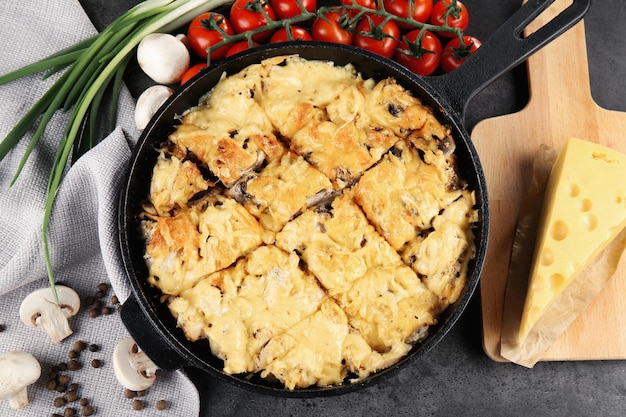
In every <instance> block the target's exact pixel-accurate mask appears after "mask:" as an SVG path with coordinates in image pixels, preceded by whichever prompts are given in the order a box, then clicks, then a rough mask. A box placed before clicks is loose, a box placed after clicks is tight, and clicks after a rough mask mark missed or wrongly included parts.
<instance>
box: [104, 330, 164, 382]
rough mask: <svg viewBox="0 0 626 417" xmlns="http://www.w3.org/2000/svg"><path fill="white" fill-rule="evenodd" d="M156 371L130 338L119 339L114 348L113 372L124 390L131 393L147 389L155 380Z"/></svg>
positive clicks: (152, 363)
mask: <svg viewBox="0 0 626 417" xmlns="http://www.w3.org/2000/svg"><path fill="white" fill-rule="evenodd" d="M157 369H159V368H158V367H157V366H156V365H155V364H154V362H152V361H151V360H150V358H148V356H146V354H145V353H144V352H143V351H142V350H140V349H139V346H137V343H135V341H134V340H133V339H132V337H125V338H124V339H121V340H120V341H119V342H118V343H117V345H116V346H115V350H114V352H113V370H114V371H115V376H116V377H117V380H118V381H119V383H120V384H122V386H123V387H124V388H126V389H129V390H131V391H143V390H145V389H148V388H149V387H150V386H151V385H152V384H153V383H154V380H155V379H156V371H157Z"/></svg>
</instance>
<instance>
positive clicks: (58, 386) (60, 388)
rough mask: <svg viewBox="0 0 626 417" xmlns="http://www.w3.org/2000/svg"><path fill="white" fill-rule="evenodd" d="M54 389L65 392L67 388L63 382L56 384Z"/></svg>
mask: <svg viewBox="0 0 626 417" xmlns="http://www.w3.org/2000/svg"><path fill="white" fill-rule="evenodd" d="M54 389H55V391H56V392H65V391H66V390H67V386H65V385H63V384H57V386H56V387H55V388H54Z"/></svg>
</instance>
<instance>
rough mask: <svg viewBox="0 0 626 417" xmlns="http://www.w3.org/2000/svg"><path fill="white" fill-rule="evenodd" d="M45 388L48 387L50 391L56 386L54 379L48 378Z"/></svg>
mask: <svg viewBox="0 0 626 417" xmlns="http://www.w3.org/2000/svg"><path fill="white" fill-rule="evenodd" d="M46 388H48V389H49V390H50V391H54V390H55V389H56V388H57V381H56V379H49V380H48V382H46Z"/></svg>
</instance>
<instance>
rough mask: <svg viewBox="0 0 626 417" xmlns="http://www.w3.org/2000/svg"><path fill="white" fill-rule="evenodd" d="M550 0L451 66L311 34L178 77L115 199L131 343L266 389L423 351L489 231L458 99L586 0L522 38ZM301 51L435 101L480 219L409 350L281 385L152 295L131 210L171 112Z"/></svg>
mask: <svg viewBox="0 0 626 417" xmlns="http://www.w3.org/2000/svg"><path fill="white" fill-rule="evenodd" d="M553 1H554V0H530V1H528V2H527V3H525V4H524V5H523V6H522V7H521V8H520V9H519V10H518V11H517V12H516V13H515V14H514V15H513V16H512V17H511V18H510V19H509V20H508V21H507V22H506V23H505V24H504V25H503V26H502V27H501V28H500V29H499V30H498V31H497V32H496V33H495V34H494V35H493V36H492V37H491V38H490V39H489V40H488V41H487V42H485V43H484V44H483V46H482V47H481V48H479V49H478V51H477V52H476V53H475V54H474V55H473V56H472V57H471V58H470V59H468V60H467V61H466V62H465V63H464V64H463V65H462V66H461V67H460V69H458V70H457V71H454V72H452V73H450V74H447V75H443V76H437V77H426V78H423V77H418V76H415V75H414V74H412V73H411V72H410V71H408V70H406V69H405V68H404V67H402V66H400V65H398V64H396V63H394V62H392V61H390V60H387V59H384V58H382V57H380V56H377V55H374V54H370V53H368V52H366V51H363V50H358V49H356V48H352V47H347V46H340V45H336V44H328V43H319V42H310V43H293V42H292V43H285V44H274V45H266V46H264V47H259V48H255V49H252V50H250V51H248V52H247V53H243V54H241V55H238V56H234V57H232V58H231V59H227V60H224V61H221V62H219V63H218V64H217V65H215V66H213V67H212V68H210V69H209V70H207V71H205V72H203V73H201V74H200V75H198V76H197V77H195V78H194V79H193V80H191V81H190V82H188V83H186V84H185V85H184V86H183V87H182V88H181V89H180V90H179V91H178V92H177V93H175V94H174V96H172V97H171V98H170V99H169V100H168V101H167V102H166V103H165V104H164V105H163V106H162V107H161V109H160V110H159V111H158V113H157V114H156V115H155V117H154V118H153V119H152V121H151V122H150V123H149V125H148V126H147V127H146V129H145V130H144V131H143V134H142V136H141V138H140V139H139V143H138V144H137V146H136V148H135V151H134V157H133V161H132V164H131V166H130V170H129V173H128V180H127V184H126V187H125V189H124V190H123V195H122V197H121V201H120V213H119V228H120V244H121V251H122V258H123V261H124V264H125V267H126V271H127V273H128V278H129V281H130V284H131V287H132V295H131V297H130V298H129V299H128V300H127V301H126V302H125V303H124V305H123V307H122V310H121V316H122V320H123V322H124V324H125V325H126V327H127V328H128V331H129V332H130V334H131V335H132V336H133V338H134V339H135V341H136V342H137V344H138V345H139V346H140V347H141V349H143V350H144V351H145V352H146V353H147V355H148V356H149V357H150V358H151V359H152V360H153V361H154V362H155V363H156V364H157V365H158V366H159V367H161V368H162V369H167V370H173V369H180V368H184V367H196V368H199V369H201V370H204V371H206V372H208V373H209V374H212V375H215V376H217V377H219V378H222V379H223V380H226V381H229V382H233V383H235V384H237V385H239V386H243V387H246V388H250V389H252V390H255V391H260V392H264V393H267V394H273V395H283V396H300V397H312V396H322V395H336V394H341V393H345V392H348V391H351V390H354V389H356V388H361V387H364V386H367V385H369V384H370V383H372V382H374V381H376V382H380V381H381V380H383V379H384V377H387V376H389V375H392V374H393V373H394V372H396V371H397V370H399V369H401V368H403V367H405V366H406V365H407V364H408V363H409V362H410V361H412V360H416V359H418V358H422V357H423V356H424V355H425V354H426V353H427V352H428V351H429V350H430V349H432V348H433V347H434V346H435V345H436V344H437V343H438V342H439V341H440V340H441V339H442V338H443V337H444V336H445V335H446V333H447V332H448V331H449V330H450V329H451V327H452V326H453V325H454V323H455V322H456V321H457V319H458V318H459V317H460V315H461V313H462V312H463V310H464V309H465V307H466V305H467V304H468V302H469V300H470V297H471V296H472V293H473V292H474V290H475V288H476V286H477V284H478V280H479V276H480V273H481V269H482V266H483V261H484V258H485V253H486V250H487V241H488V231H489V207H488V198H487V187H486V183H485V178H484V174H483V170H482V167H481V164H480V160H479V157H478V155H477V153H476V150H475V148H474V146H473V145H472V142H471V140H470V136H469V134H468V132H467V131H466V130H465V128H464V113H465V108H466V106H467V104H468V102H469V101H470V99H471V98H472V97H473V96H474V95H475V94H476V93H477V92H478V91H480V90H481V89H482V88H483V87H484V86H486V85H487V84H488V83H490V82H491V81H493V80H494V79H495V78H497V77H498V76H500V75H501V74H503V73H504V72H506V71H508V70H509V69H511V68H512V67H514V66H515V65H517V64H519V63H520V62H522V61H523V60H525V59H526V58H527V57H528V56H529V55H530V54H532V53H533V52H535V51H536V50H538V49H539V48H541V47H542V46H544V45H545V44H546V43H548V42H550V41H551V40H553V39H555V38H556V37H557V36H558V35H560V34H561V33H563V32H564V31H566V30H567V29H569V28H570V27H571V26H573V25H574V24H575V23H576V22H578V21H579V20H580V19H582V17H583V15H584V14H585V13H586V11H587V9H588V8H589V4H590V0H574V2H573V4H572V5H571V6H570V7H568V8H567V9H566V10H565V11H563V12H562V13H561V14H560V15H558V16H557V17H556V18H555V19H553V20H552V21H551V22H550V23H548V24H546V25H545V26H544V27H543V28H541V29H540V30H538V31H536V32H535V33H533V34H532V35H530V36H528V37H526V38H522V35H521V34H522V30H523V29H524V28H525V27H526V26H527V25H528V24H529V23H530V22H531V21H532V20H533V19H534V18H535V17H537V16H538V15H539V14H540V13H541V12H542V11H543V10H545V9H546V8H547V7H548V6H549V5H550V4H551V3H552V2H553ZM290 54H299V55H300V56H302V57H304V58H307V59H321V60H330V61H334V62H335V63H336V64H337V65H345V64H348V63H351V64H353V65H354V66H355V67H356V68H357V69H358V70H359V71H360V72H361V73H362V74H363V75H364V77H372V78H374V79H383V78H386V77H394V78H395V79H396V80H398V81H399V83H400V84H401V85H403V86H405V87H406V88H408V89H410V90H411V91H412V92H413V93H414V94H415V95H416V96H418V97H420V98H421V99H422V100H423V102H424V103H425V104H427V105H429V106H431V107H432V108H433V110H434V111H435V113H436V114H437V116H438V118H439V120H441V121H443V122H444V123H445V124H447V125H449V126H450V128H451V129H452V131H453V135H454V138H455V141H456V154H457V157H458V164H459V169H460V174H461V176H462V178H464V179H465V180H466V181H467V182H468V183H469V187H470V188H471V189H473V190H475V191H476V197H477V205H478V209H479V213H480V216H479V221H478V223H477V227H476V230H475V236H476V248H477V253H476V257H475V259H474V260H473V261H472V263H471V264H470V269H469V272H468V274H469V275H468V283H467V285H466V288H465V289H464V292H463V294H462V295H461V297H460V298H459V300H458V301H457V302H456V303H455V304H453V305H451V306H450V307H449V308H448V309H447V310H446V311H445V312H444V314H443V315H442V316H441V317H440V320H439V323H438V324H437V325H436V326H434V327H433V328H432V329H431V331H430V335H429V336H428V337H427V338H426V339H425V340H424V341H423V342H422V343H420V344H418V345H416V346H415V347H414V348H413V349H412V350H411V351H410V352H409V354H408V355H407V356H406V357H405V358H403V359H402V360H401V361H399V362H398V363H397V364H395V365H393V366H392V367H390V368H388V369H384V370H381V371H379V372H377V373H375V374H373V375H371V376H370V377H368V378H366V379H364V380H361V381H358V382H355V383H351V382H349V381H346V382H345V383H344V384H342V385H340V386H333V387H311V388H307V389H300V390H296V391H288V390H286V389H284V388H283V387H282V385H279V384H276V383H272V382H270V381H267V380H264V379H261V378H259V377H258V376H254V375H253V376H250V375H244V376H237V375H235V376H233V375H228V374H225V373H224V372H223V371H222V366H223V364H222V362H221V361H220V360H219V359H217V358H216V357H214V356H213V355H212V354H211V353H210V351H209V347H208V344H207V343H206V342H195V343H191V342H189V341H187V340H186V339H185V337H184V335H183V333H182V331H181V330H180V329H177V328H176V323H175V320H174V319H173V317H172V316H171V315H170V312H169V311H168V309H167V307H166V306H165V305H164V304H162V303H161V302H159V296H160V292H159V291H158V290H156V289H154V288H152V287H151V286H150V285H149V284H147V282H146V277H147V269H146V266H145V263H144V259H143V253H144V246H143V245H144V244H143V241H142V240H141V239H140V238H139V236H138V233H137V230H138V226H139V224H138V221H137V217H136V215H137V213H139V212H140V210H141V203H142V202H143V201H144V200H145V198H146V196H147V195H148V190H149V184H150V177H151V173H152V167H153V165H154V163H155V161H156V157H157V152H156V148H158V146H159V144H160V143H161V142H163V141H164V140H165V139H166V138H167V136H168V134H169V133H171V131H172V129H173V126H174V125H175V123H176V122H175V118H176V116H177V115H180V114H181V113H183V111H184V110H186V109H188V108H190V107H193V106H195V105H196V104H197V102H198V99H199V98H200V96H202V95H203V94H205V93H206V92H207V91H209V90H210V89H211V88H212V87H213V86H214V85H215V83H216V82H217V81H218V79H219V78H220V76H221V75H222V73H224V72H226V73H228V74H232V73H235V72H238V71H239V70H241V69H243V68H245V67H247V66H248V65H251V64H253V63H258V62H260V61H261V60H263V59H265V58H268V57H273V56H277V55H290Z"/></svg>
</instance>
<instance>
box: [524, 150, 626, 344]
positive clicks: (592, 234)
mask: <svg viewBox="0 0 626 417" xmlns="http://www.w3.org/2000/svg"><path fill="white" fill-rule="evenodd" d="M624 227H626V155H624V154H622V153H620V152H618V151H616V150H614V149H611V148H608V147H605V146H602V145H599V144H597V143H593V142H588V141H584V140H580V139H573V138H572V139H569V140H568V142H567V143H566V144H565V147H564V148H563V150H562V151H561V153H560V154H559V157H558V158H557V160H556V162H555V163H554V166H553V168H552V171H551V173H550V178H549V180H548V185H547V187H546V191H545V194H544V202H543V208H542V213H541V220H540V223H539V226H538V230H537V241H536V243H535V253H534V258H533V265H532V268H531V273H530V277H529V282H528V291H527V294H526V300H525V304H524V310H523V313H522V317H521V322H520V328H519V343H520V344H521V343H523V341H524V339H525V338H526V336H527V335H528V334H529V332H530V331H531V330H532V329H533V326H534V325H535V324H536V323H537V320H538V319H539V318H540V317H541V315H542V314H543V312H544V311H545V309H546V308H547V307H548V306H550V305H551V304H552V302H554V300H555V299H557V298H558V296H559V294H561V292H562V291H563V290H564V289H565V288H566V287H567V286H568V285H569V284H570V283H571V282H572V281H573V280H574V278H575V277H576V276H577V274H578V273H579V272H580V271H581V270H582V269H583V268H584V267H585V266H586V265H587V264H589V262H591V260H593V258H594V257H595V256H596V255H597V254H598V253H600V252H601V251H602V250H603V249H604V248H606V246H607V245H608V244H609V243H610V242H611V241H612V240H613V239H614V238H615V237H616V236H617V235H618V234H619V232H620V231H621V230H622V229H624Z"/></svg>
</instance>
